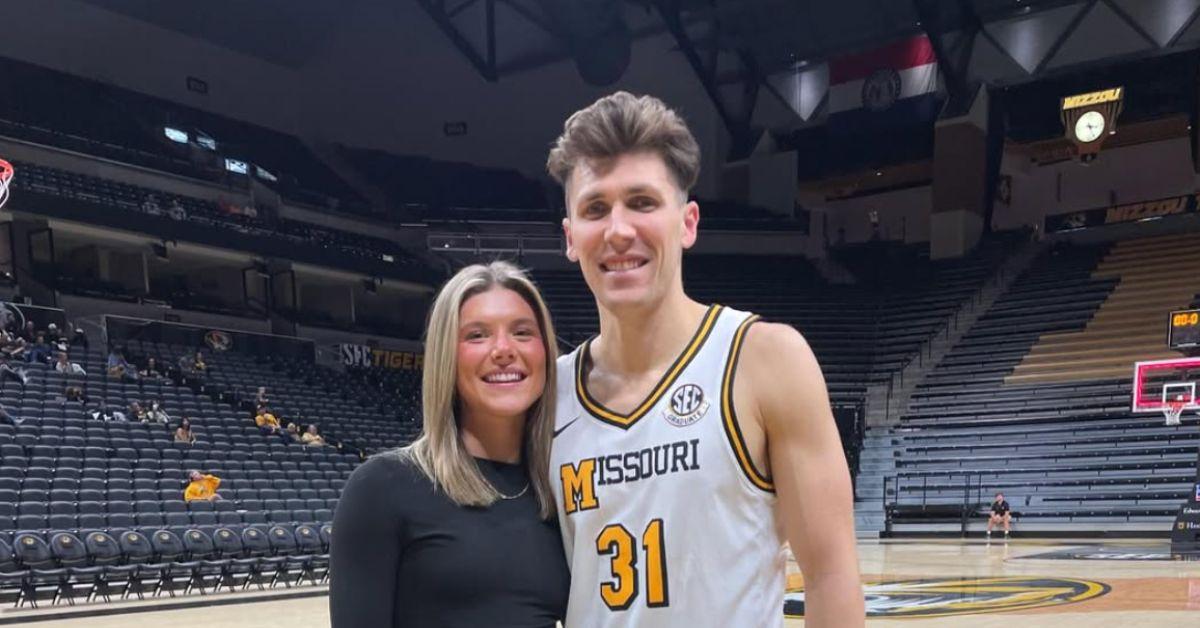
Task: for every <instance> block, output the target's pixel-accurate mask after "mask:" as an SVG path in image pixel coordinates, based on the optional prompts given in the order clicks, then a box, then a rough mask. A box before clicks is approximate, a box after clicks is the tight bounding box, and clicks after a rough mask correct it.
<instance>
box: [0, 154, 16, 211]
mask: <svg viewBox="0 0 1200 628" xmlns="http://www.w3.org/2000/svg"><path fill="white" fill-rule="evenodd" d="M15 172H16V171H14V170H13V167H12V164H10V163H8V162H7V161H5V160H3V159H0V207H4V204H5V203H7V202H8V184H9V183H12V179H13V174H14V173H15Z"/></svg>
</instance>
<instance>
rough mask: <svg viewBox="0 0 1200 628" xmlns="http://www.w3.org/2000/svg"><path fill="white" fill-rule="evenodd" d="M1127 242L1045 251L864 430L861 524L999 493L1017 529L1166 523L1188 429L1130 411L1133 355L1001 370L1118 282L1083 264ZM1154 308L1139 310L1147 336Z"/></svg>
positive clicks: (912, 521)
mask: <svg viewBox="0 0 1200 628" xmlns="http://www.w3.org/2000/svg"><path fill="white" fill-rule="evenodd" d="M1134 242H1137V241H1134ZM1128 246H1129V245H1128V244H1127V243H1125V242H1122V243H1118V244H1117V245H1115V246H1113V245H1110V244H1094V245H1071V244H1060V245H1056V246H1054V247H1053V248H1050V249H1048V250H1047V251H1046V252H1045V253H1044V254H1043V255H1042V256H1041V257H1040V258H1039V259H1038V260H1037V261H1036V262H1035V263H1034V265H1033V266H1032V267H1031V268H1030V269H1029V270H1028V271H1027V272H1026V273H1025V274H1024V275H1023V276H1021V277H1020V278H1018V280H1017V281H1016V282H1015V283H1014V284H1013V285H1012V286H1011V287H1010V288H1009V290H1008V291H1007V292H1006V293H1005V294H1004V295H1002V296H1001V297H1000V298H999V299H998V300H997V301H996V302H995V303H994V304H993V305H992V307H991V308H990V309H989V310H988V311H987V312H986V313H985V314H984V315H983V316H982V317H981V318H980V319H979V320H978V321H977V322H976V324H975V325H974V326H973V327H972V328H971V329H970V330H969V332H968V333H967V334H966V335H965V337H964V338H963V339H962V340H961V341H960V342H959V343H958V344H957V345H956V346H955V347H954V348H953V349H952V350H951V351H950V353H949V354H948V355H947V356H946V357H945V358H944V359H943V360H942V361H941V362H940V363H939V364H938V365H937V367H936V368H935V369H934V370H933V371H932V372H931V373H930V374H929V375H928V376H927V377H926V378H925V380H924V381H923V382H922V383H921V384H920V385H919V386H918V388H917V392H916V393H915V394H914V395H913V397H912V400H911V402H910V404H909V406H908V409H907V412H906V413H905V414H904V416H903V417H902V419H901V421H900V424H899V425H898V426H895V427H889V428H872V429H870V430H869V431H868V434H867V435H866V437H865V440H864V449H863V452H862V460H863V462H862V469H861V470H860V475H859V481H858V498H859V504H858V513H859V528H860V529H865V530H872V529H874V530H878V529H880V528H881V527H882V524H883V518H884V513H883V511H882V508H883V504H887V506H888V508H890V509H891V514H892V517H891V519H892V523H893V524H894V526H895V529H898V530H902V529H922V530H927V529H947V528H946V527H945V525H950V527H951V528H952V529H958V527H959V524H958V523H957V522H953V523H951V522H948V521H941V522H940V524H941V525H942V527H940V528H938V527H937V524H939V521H936V519H937V518H936V517H932V518H931V517H929V516H928V514H929V513H928V512H924V511H922V508H927V507H929V506H934V507H938V506H951V507H954V506H958V507H961V506H963V505H964V504H965V506H966V508H967V511H966V515H967V517H968V519H972V518H973V519H974V520H975V521H976V523H977V524H978V523H979V522H980V520H981V516H982V515H980V513H979V512H978V511H977V510H976V509H977V508H982V506H983V505H985V504H986V502H989V501H990V500H991V497H992V494H994V493H995V492H997V491H1002V492H1004V493H1005V497H1006V498H1007V499H1008V501H1009V502H1010V503H1011V504H1012V505H1013V509H1014V511H1016V512H1017V513H1019V517H1020V519H1021V522H1022V523H1021V526H1022V527H1023V528H1024V529H1027V530H1035V529H1040V530H1075V531H1087V530H1096V529H1099V528H1101V527H1104V528H1105V529H1108V530H1120V529H1128V530H1159V529H1162V528H1163V526H1164V525H1168V524H1169V523H1170V521H1171V520H1172V519H1173V517H1174V515H1175V512H1176V510H1177V508H1178V506H1179V504H1180V503H1181V502H1182V501H1183V500H1184V499H1185V498H1186V496H1187V491H1188V490H1189V489H1190V488H1191V487H1192V482H1191V481H1192V479H1193V478H1194V475H1195V461H1196V447H1197V444H1200V438H1197V437H1196V435H1195V434H1194V431H1182V432H1181V431H1180V430H1178V429H1177V428H1171V427H1165V426H1164V425H1163V420H1162V417H1161V416H1158V415H1150V416H1144V415H1133V414H1131V413H1130V383H1129V376H1130V374H1131V373H1132V365H1131V364H1126V365H1125V368H1122V369H1120V372H1121V373H1120V377H1112V376H1107V377H1106V376H1103V375H1101V376H1099V377H1097V376H1096V375H1095V374H1093V373H1091V372H1090V371H1088V370H1086V369H1072V368H1071V367H1070V366H1065V367H1063V368H1064V370H1065V371H1066V373H1064V374H1063V376H1061V377H1054V378H1050V380H1051V381H1036V380H1034V381H1014V379H1013V378H1012V376H1011V374H1012V373H1013V372H1014V369H1017V368H1018V366H1019V365H1020V364H1022V361H1023V360H1026V359H1027V357H1028V355H1029V353H1030V350H1031V348H1032V347H1034V346H1035V345H1036V344H1037V343H1038V342H1039V339H1044V338H1045V337H1047V335H1062V334H1069V333H1074V332H1077V331H1080V330H1084V329H1086V328H1087V327H1088V325H1089V324H1090V323H1091V321H1093V320H1094V317H1095V314H1096V312H1097V311H1100V310H1101V309H1102V304H1104V303H1105V302H1106V301H1107V300H1108V299H1109V297H1110V295H1111V294H1113V293H1114V290H1115V289H1116V288H1117V286H1118V285H1119V283H1120V279H1119V277H1113V276H1104V275H1103V274H1099V275H1098V274H1094V273H1093V271H1094V270H1095V269H1096V268H1097V266H1098V265H1100V264H1101V261H1102V260H1104V259H1105V258H1106V256H1108V255H1109V254H1110V250H1116V249H1119V248H1127V247H1128ZM1195 296H1196V295H1195V294H1192V295H1190V296H1185V297H1183V298H1184V301H1183V303H1181V304H1180V306H1186V305H1187V303H1188V302H1189V301H1193V302H1194V299H1195ZM1162 318H1163V317H1162V313H1161V312H1157V313H1155V314H1154V315H1152V316H1151V317H1150V318H1149V319H1147V320H1148V322H1149V324H1150V325H1155V330H1154V332H1153V333H1154V334H1156V335H1157V336H1158V339H1159V343H1160V344H1159V345H1158V346H1159V347H1161V341H1162V330H1161V327H1159V326H1160V325H1161V320H1162ZM1132 333H1133V335H1135V336H1136V335H1137V330H1132ZM1159 350H1161V349H1159ZM885 478H887V480H888V484H886V485H885V484H884V479H885ZM885 489H886V491H887V493H886V494H885V493H883V491H884V490H885ZM930 525H933V527H932V528H931V527H930Z"/></svg>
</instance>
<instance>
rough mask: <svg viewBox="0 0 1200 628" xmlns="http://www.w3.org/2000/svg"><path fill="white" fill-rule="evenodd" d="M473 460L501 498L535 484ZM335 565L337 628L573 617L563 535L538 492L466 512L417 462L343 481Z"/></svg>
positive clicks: (469, 627) (471, 627) (503, 467)
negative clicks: (542, 508)
mask: <svg viewBox="0 0 1200 628" xmlns="http://www.w3.org/2000/svg"><path fill="white" fill-rule="evenodd" d="M476 462H477V463H478V464H479V468H480V470H481V471H482V472H483V474H484V477H486V478H487V479H488V480H489V481H490V482H492V484H493V486H495V487H496V489H497V490H499V491H500V492H501V493H502V494H505V495H515V494H517V493H519V492H520V491H521V490H522V488H524V487H525V486H526V485H527V483H528V475H527V474H526V472H525V469H524V467H523V466H521V465H511V464H503V463H498V462H493V461H489V460H483V459H476ZM330 558H331V561H332V564H331V568H332V571H331V575H330V590H329V593H330V595H329V610H330V616H331V619H332V626H333V628H385V627H387V628H392V627H395V628H401V627H403V628H440V627H445V628H478V627H480V626H495V627H497V628H554V625H555V622H556V621H558V620H560V619H561V618H562V617H564V615H565V614H566V607H567V594H568V591H569V588H570V572H569V571H568V569H567V562H566V558H565V556H564V555H563V546H562V537H561V536H560V534H559V529H558V525H557V523H556V522H554V521H550V522H546V521H542V520H541V519H539V518H538V503H537V498H536V497H535V496H534V492H533V488H532V487H530V488H529V490H527V491H525V493H524V495H521V496H520V497H518V498H516V499H511V500H500V501H498V502H496V503H495V504H493V505H492V506H490V507H488V508H465V507H462V506H458V505H456V504H455V503H454V502H452V501H450V499H449V498H447V497H446V496H445V495H444V494H442V493H440V492H438V491H436V490H435V489H434V487H433V484H432V483H431V482H430V480H429V479H428V478H427V477H426V476H425V475H424V474H423V473H422V472H421V470H420V469H418V468H417V467H416V465H414V464H412V463H411V462H407V461H404V460H402V459H400V458H398V457H396V456H394V455H384V456H377V457H375V458H372V459H370V460H368V461H367V462H365V463H364V464H363V465H361V466H360V467H359V468H358V469H356V470H355V471H354V473H353V474H352V475H351V476H350V480H349V481H348V482H347V483H346V487H345V489H344V490H343V492H342V497H341V499H340V501H339V502H338V508H337V514H336V515H335V517H334V523H333V541H332V544H331V557H330Z"/></svg>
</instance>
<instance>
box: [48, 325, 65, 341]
mask: <svg viewBox="0 0 1200 628" xmlns="http://www.w3.org/2000/svg"><path fill="white" fill-rule="evenodd" d="M60 338H62V334H60V333H59V331H58V325H56V324H55V323H50V324H49V325H46V342H48V343H50V344H57V343H58V341H59V339H60Z"/></svg>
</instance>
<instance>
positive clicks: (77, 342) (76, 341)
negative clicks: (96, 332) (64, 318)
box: [67, 327, 88, 352]
mask: <svg viewBox="0 0 1200 628" xmlns="http://www.w3.org/2000/svg"><path fill="white" fill-rule="evenodd" d="M67 346H68V347H83V350H84V351H85V352H86V351H87V350H88V338H87V334H85V333H83V329H82V328H80V327H76V328H75V332H74V333H72V334H71V340H70V341H68V342H67Z"/></svg>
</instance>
